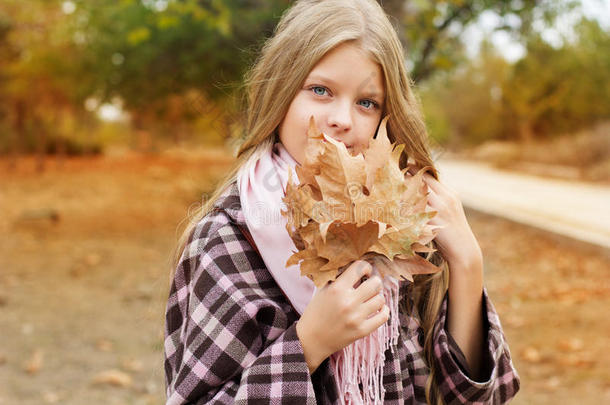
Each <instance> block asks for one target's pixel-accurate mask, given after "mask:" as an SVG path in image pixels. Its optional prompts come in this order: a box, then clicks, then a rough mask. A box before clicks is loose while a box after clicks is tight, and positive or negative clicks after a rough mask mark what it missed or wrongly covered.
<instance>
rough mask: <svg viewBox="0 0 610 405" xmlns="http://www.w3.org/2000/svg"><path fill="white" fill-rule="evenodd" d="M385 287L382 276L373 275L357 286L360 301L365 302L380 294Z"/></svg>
mask: <svg viewBox="0 0 610 405" xmlns="http://www.w3.org/2000/svg"><path fill="white" fill-rule="evenodd" d="M382 289H383V282H382V281H381V277H379V276H373V277H371V278H369V279H368V280H365V281H364V282H363V283H362V284H360V285H359V286H358V288H356V293H357V299H358V302H365V301H368V300H369V299H371V298H372V297H374V296H375V295H377V294H379V293H380V292H381V290H382Z"/></svg>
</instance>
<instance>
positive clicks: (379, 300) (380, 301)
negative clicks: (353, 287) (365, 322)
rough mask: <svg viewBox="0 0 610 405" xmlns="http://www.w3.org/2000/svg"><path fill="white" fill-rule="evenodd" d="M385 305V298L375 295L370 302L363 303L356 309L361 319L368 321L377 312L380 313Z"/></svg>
mask: <svg viewBox="0 0 610 405" xmlns="http://www.w3.org/2000/svg"><path fill="white" fill-rule="evenodd" d="M384 305H385V297H384V296H383V295H381V294H377V295H375V296H373V298H371V299H370V300H368V301H367V302H365V303H364V304H362V305H361V306H360V308H358V310H359V311H360V313H361V314H362V317H363V318H364V319H368V318H369V317H371V316H373V315H375V314H376V313H377V312H379V311H381V310H382V309H383V307H384Z"/></svg>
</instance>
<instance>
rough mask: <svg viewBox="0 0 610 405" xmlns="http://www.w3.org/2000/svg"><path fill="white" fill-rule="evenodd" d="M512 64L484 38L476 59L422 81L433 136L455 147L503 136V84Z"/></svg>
mask: <svg viewBox="0 0 610 405" xmlns="http://www.w3.org/2000/svg"><path fill="white" fill-rule="evenodd" d="M510 68H511V66H510V64H509V63H508V62H507V61H506V60H505V59H504V58H502V56H500V55H499V54H498V52H497V51H496V50H495V49H494V48H493V46H491V44H489V43H488V42H486V41H485V42H483V44H482V46H481V52H480V55H479V57H478V58H477V59H476V60H475V61H472V62H471V63H469V64H467V65H465V66H463V67H461V68H459V69H457V70H456V71H455V72H454V73H453V74H451V75H436V76H435V77H433V78H431V79H430V80H428V81H427V82H426V83H424V84H422V85H421V87H420V89H421V90H420V94H421V96H422V100H423V106H424V110H425V113H426V114H425V115H426V120H427V123H428V126H429V128H430V133H431V136H433V137H435V138H436V139H437V140H438V141H440V142H444V143H445V144H447V143H449V144H451V146H453V147H458V146H461V145H464V144H466V145H473V144H477V143H480V142H482V141H485V140H489V139H493V138H501V137H502V136H503V122H504V121H503V118H504V114H505V112H504V105H503V102H502V98H503V88H504V83H505V82H506V79H507V77H508V75H509V73H510Z"/></svg>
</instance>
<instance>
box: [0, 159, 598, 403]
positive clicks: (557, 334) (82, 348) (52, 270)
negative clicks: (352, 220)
mask: <svg viewBox="0 0 610 405" xmlns="http://www.w3.org/2000/svg"><path fill="white" fill-rule="evenodd" d="M228 162H229V159H227V158H226V157H224V156H222V155H220V154H214V153H210V154H208V155H207V156H203V157H201V156H200V157H198V158H190V159H185V158H182V159H177V158H170V157H157V158H154V157H138V156H130V157H129V156H128V157H125V158H123V159H112V158H101V159H94V160H91V159H85V160H80V159H72V160H69V161H67V162H66V163H65V165H64V166H63V167H62V168H59V169H58V168H54V167H53V165H51V167H50V168H49V170H48V171H47V172H46V173H44V174H43V175H37V174H35V173H34V172H33V170H32V167H33V162H29V161H24V162H20V166H21V167H22V168H21V169H20V170H19V172H18V173H16V174H11V175H10V176H9V174H8V173H7V171H6V169H5V167H6V166H5V162H3V161H0V185H1V186H0V210H1V212H2V213H3V215H2V217H0V232H2V235H3V236H2V237H1V238H0V330H2V338H1V343H2V344H1V345H0V404H17V403H18V404H24V405H30V404H32V405H33V404H46V403H49V404H52V403H57V404H68V405H71V404H75V405H76V404H79V405H80V404H161V403H163V398H164V392H163V390H164V387H163V369H162V359H163V357H162V329H163V313H164V307H165V300H166V297H167V287H168V265H167V263H168V258H169V256H170V254H171V250H172V247H173V240H174V237H175V229H176V224H177V223H178V222H179V221H180V220H181V219H182V218H184V215H185V213H186V212H187V210H188V209H189V206H191V207H192V206H193V205H192V204H194V203H195V204H196V203H197V202H199V201H200V197H201V195H202V193H204V192H206V191H209V190H210V189H211V187H212V182H213V180H214V179H215V178H218V176H219V175H221V174H223V172H224V171H225V170H226V168H227V165H228ZM31 163H32V164H31ZM49 212H51V213H53V212H55V213H56V215H55V216H54V215H48V214H49ZM467 214H468V217H469V221H470V223H471V225H472V227H473V229H474V231H475V234H476V235H477V237H478V238H479V241H480V243H481V246H482V248H483V251H484V254H485V269H486V270H485V271H486V284H487V287H488V290H489V293H490V295H491V297H492V300H493V302H494V304H495V305H496V307H497V309H498V311H499V312H500V316H501V319H502V321H503V324H504V327H505V331H506V335H507V338H508V340H509V343H510V346H511V349H512V352H513V357H514V361H515V364H516V366H517V368H518V370H519V372H520V374H521V377H522V381H523V385H522V391H521V393H520V394H519V396H518V397H517V399H516V400H515V401H514V403H515V404H543V405H544V404H553V405H555V404H564V403H568V404H569V403H580V404H599V403H606V402H608V401H610V372H609V371H608V367H607V364H609V362H610V354H609V353H608V351H607V347H606V346H607V336H609V335H610V325H608V322H607V321H606V316H605V313H604V312H603V309H604V308H608V307H609V306H610V290H609V288H610V287H609V280H610V275H609V274H608V271H607V269H608V268H609V264H610V253H609V251H608V250H604V249H600V248H595V247H593V246H591V245H588V244H584V243H578V242H574V241H573V240H571V239H567V238H563V237H560V236H555V235H552V234H549V233H546V232H543V231H540V230H537V229H534V228H530V227H527V226H523V225H519V224H516V223H513V222H510V221H507V220H504V219H500V218H497V217H493V216H489V215H486V214H482V213H478V212H476V211H468V212H467ZM54 217H55V218H57V220H54V219H53V218H54ZM600 309H602V310H601V311H600Z"/></svg>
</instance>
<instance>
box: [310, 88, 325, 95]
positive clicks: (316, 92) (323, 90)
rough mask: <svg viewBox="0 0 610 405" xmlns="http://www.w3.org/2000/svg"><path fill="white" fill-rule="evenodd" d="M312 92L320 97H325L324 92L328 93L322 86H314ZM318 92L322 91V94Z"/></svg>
mask: <svg viewBox="0 0 610 405" xmlns="http://www.w3.org/2000/svg"><path fill="white" fill-rule="evenodd" d="M311 90H313V92H314V93H315V94H317V95H318V96H323V95H324V92H325V91H326V89H325V88H324V87H322V86H313V87H311ZM316 90H322V92H321V93H320V92H318V91H316Z"/></svg>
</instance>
